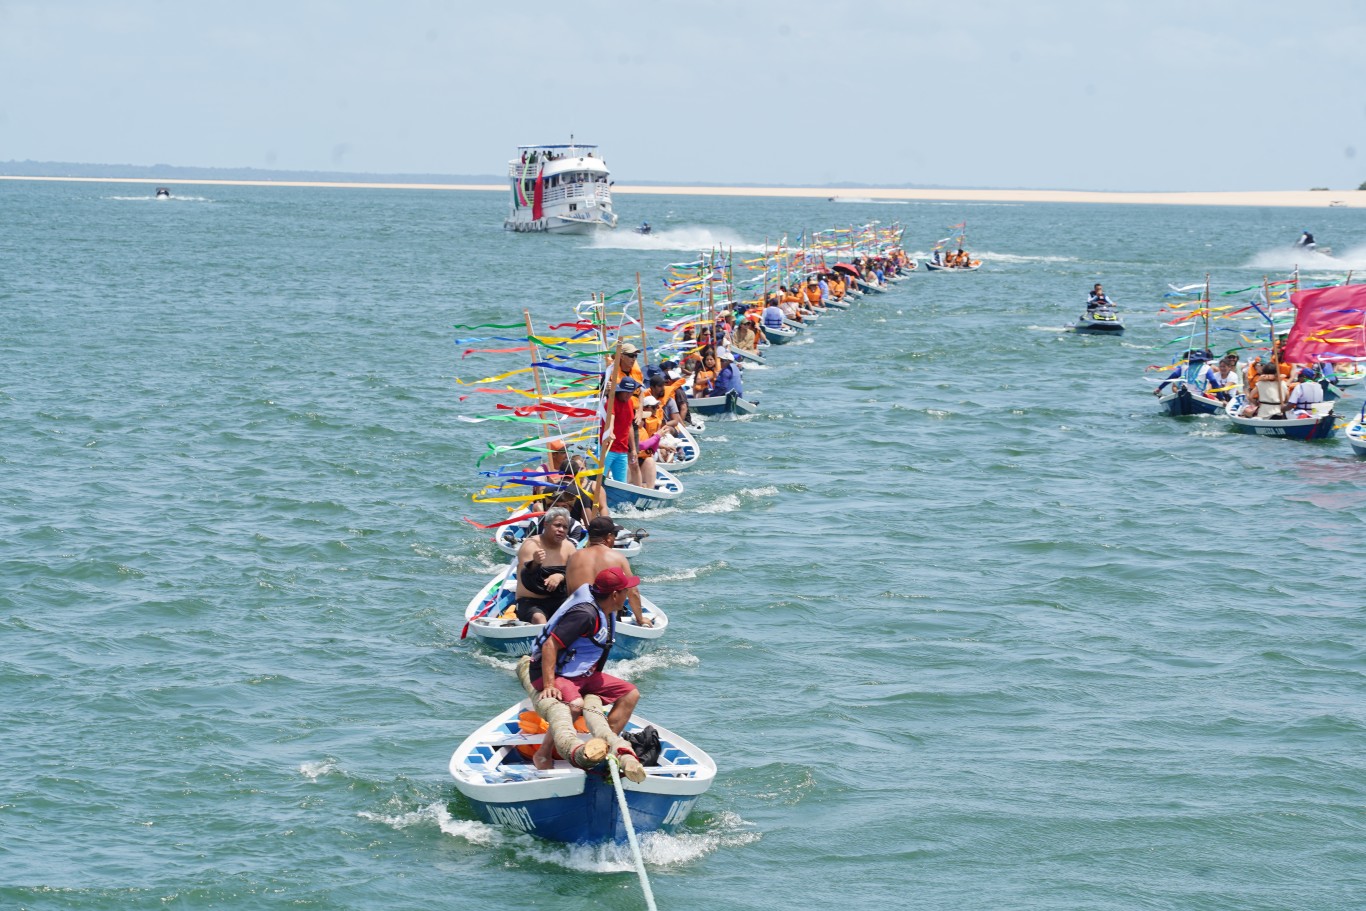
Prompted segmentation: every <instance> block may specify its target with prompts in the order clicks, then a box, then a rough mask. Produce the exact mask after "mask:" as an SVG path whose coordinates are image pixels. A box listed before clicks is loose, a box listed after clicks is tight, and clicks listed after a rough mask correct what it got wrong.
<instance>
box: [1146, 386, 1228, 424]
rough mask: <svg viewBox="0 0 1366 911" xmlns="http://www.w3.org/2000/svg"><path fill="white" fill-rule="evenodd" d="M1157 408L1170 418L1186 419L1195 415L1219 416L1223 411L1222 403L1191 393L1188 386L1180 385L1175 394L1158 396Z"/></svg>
mask: <svg viewBox="0 0 1366 911" xmlns="http://www.w3.org/2000/svg"><path fill="white" fill-rule="evenodd" d="M1157 407H1158V408H1160V409H1161V410H1162V413H1163V414H1165V415H1168V416H1170V417H1186V416H1189V415H1196V414H1219V413H1220V412H1222V411H1223V410H1224V403H1223V402H1221V401H1219V400H1218V399H1211V398H1207V397H1206V396H1203V395H1200V394H1198V393H1194V392H1191V390H1190V387H1189V386H1186V385H1181V386H1180V387H1178V388H1177V390H1176V392H1174V393H1170V392H1169V393H1167V394H1164V395H1162V396H1159V397H1158V399H1157Z"/></svg>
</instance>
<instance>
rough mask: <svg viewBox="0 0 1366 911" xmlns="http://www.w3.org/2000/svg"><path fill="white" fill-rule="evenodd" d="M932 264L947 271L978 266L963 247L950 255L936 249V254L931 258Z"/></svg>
mask: <svg viewBox="0 0 1366 911" xmlns="http://www.w3.org/2000/svg"><path fill="white" fill-rule="evenodd" d="M930 262H932V263H934V264H935V265H936V266H943V267H945V268H947V269H969V268H971V267H972V266H974V265H976V264H975V263H974V262H973V259H972V257H970V256H968V254H967V251H965V250H964V249H963V248H962V247H959V248H958V249H957V250H953V251H951V252H949V253H944V252H942V251H940V250H939V249H938V248H936V249H935V251H934V254H933V255H932V256H931V257H930Z"/></svg>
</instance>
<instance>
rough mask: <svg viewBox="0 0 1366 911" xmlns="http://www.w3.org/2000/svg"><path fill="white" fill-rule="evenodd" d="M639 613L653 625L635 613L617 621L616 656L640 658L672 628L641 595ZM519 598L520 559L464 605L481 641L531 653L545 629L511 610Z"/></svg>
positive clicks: (501, 649)
mask: <svg viewBox="0 0 1366 911" xmlns="http://www.w3.org/2000/svg"><path fill="white" fill-rule="evenodd" d="M631 597H633V598H635V597H640V612H641V613H642V614H643V615H645V616H646V617H649V618H650V623H652V624H653V625H652V626H641V625H640V624H638V623H636V620H635V615H634V614H632V613H630V612H629V611H628V617H627V619H624V620H618V621H617V632H616V643H615V644H614V645H613V646H612V657H613V658H637V657H639V656H640V655H641V654H643V653H645V652H647V651H649V650H650V649H651V648H652V647H653V646H654V645H655V642H656V641H657V640H658V639H659V638H660V637H661V636H663V635H664V633H665V631H667V630H668V628H669V616H668V614H666V613H664V611H662V610H660V608H659V606H658V605H656V604H655V603H654V602H653V601H651V600H650V599H649V598H646V597H644V596H640V595H638V594H637V595H632V596H631ZM516 601H517V561H516V560H514V561H512V565H510V566H508V567H507V568H506V569H501V570H499V571H498V573H497V575H495V576H494V577H493V578H492V579H490V580H489V581H488V582H487V583H485V584H484V586H483V587H482V588H480V589H479V591H478V592H477V593H476V594H475V596H474V597H473V598H471V599H470V603H469V604H468V605H466V606H465V623H466V624H467V626H466V628H467V630H468V631H469V632H471V633H473V634H474V636H475V638H476V639H478V640H479V641H480V642H481V643H483V644H484V645H486V646H488V647H489V648H491V649H493V650H494V651H496V652H502V653H503V654H505V655H530V654H531V645H532V643H533V642H535V641H536V637H537V636H539V635H540V634H541V630H543V629H545V624H544V623H523V622H522V621H521V620H518V619H517V617H516V615H515V614H513V613H510V609H511V608H512V606H513V604H514V603H516Z"/></svg>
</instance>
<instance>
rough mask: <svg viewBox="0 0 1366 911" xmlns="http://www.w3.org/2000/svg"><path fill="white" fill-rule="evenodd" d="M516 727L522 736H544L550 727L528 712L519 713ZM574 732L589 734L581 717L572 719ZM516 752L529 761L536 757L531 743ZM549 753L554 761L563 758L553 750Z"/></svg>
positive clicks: (537, 716) (534, 747)
mask: <svg viewBox="0 0 1366 911" xmlns="http://www.w3.org/2000/svg"><path fill="white" fill-rule="evenodd" d="M517 727H518V728H520V729H521V731H522V733H523V734H544V733H546V732H548V731H549V730H550V725H549V724H547V723H546V720H545V719H544V718H542V717H541V716H540V715H537V714H536V713H535V712H533V711H530V710H528V711H525V712H521V713H519V714H518V715H517ZM574 730H576V731H579V732H580V733H583V734H587V733H589V731H588V722H586V721H584V720H583V716H582V715H580V716H579V717H578V718H575V719H574ZM517 752H519V753H521V754H522V755H523V756H525V757H526V758H527V759H530V758H531V757H532V756H535V755H536V745H535V744H531V743H527V744H522V745H521V746H519V747H517ZM550 753H551V755H552V756H554V757H555V758H556V759H562V758H563V757H562V756H560V754H559V751H557V750H555V749H554V748H552V749H551V751H550Z"/></svg>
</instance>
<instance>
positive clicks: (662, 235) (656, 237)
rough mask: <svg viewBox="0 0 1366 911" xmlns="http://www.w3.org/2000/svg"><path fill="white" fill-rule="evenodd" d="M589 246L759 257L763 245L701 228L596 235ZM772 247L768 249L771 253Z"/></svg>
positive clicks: (599, 233) (733, 234)
mask: <svg viewBox="0 0 1366 911" xmlns="http://www.w3.org/2000/svg"><path fill="white" fill-rule="evenodd" d="M589 246H590V247H591V248H593V249H596V250H687V251H690V252H691V251H697V250H712V249H715V248H721V249H731V250H735V251H737V252H738V251H744V252H745V253H761V252H763V250H764V244H763V243H757V244H756V243H753V242H752V241H748V240H745V239H744V238H742V237H740V235H738V234H736V233H735V232H734V231H725V230H715V229H712V228H701V227H680V228H655V229H654V231H652V232H651V233H649V234H636V233H635V232H634V231H632V230H631V229H630V228H618V229H617V230H615V231H599V232H598V233H597V234H594V235H593V242H592V243H591V244H589ZM772 247H773V245H772V244H770V245H769V249H772Z"/></svg>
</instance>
